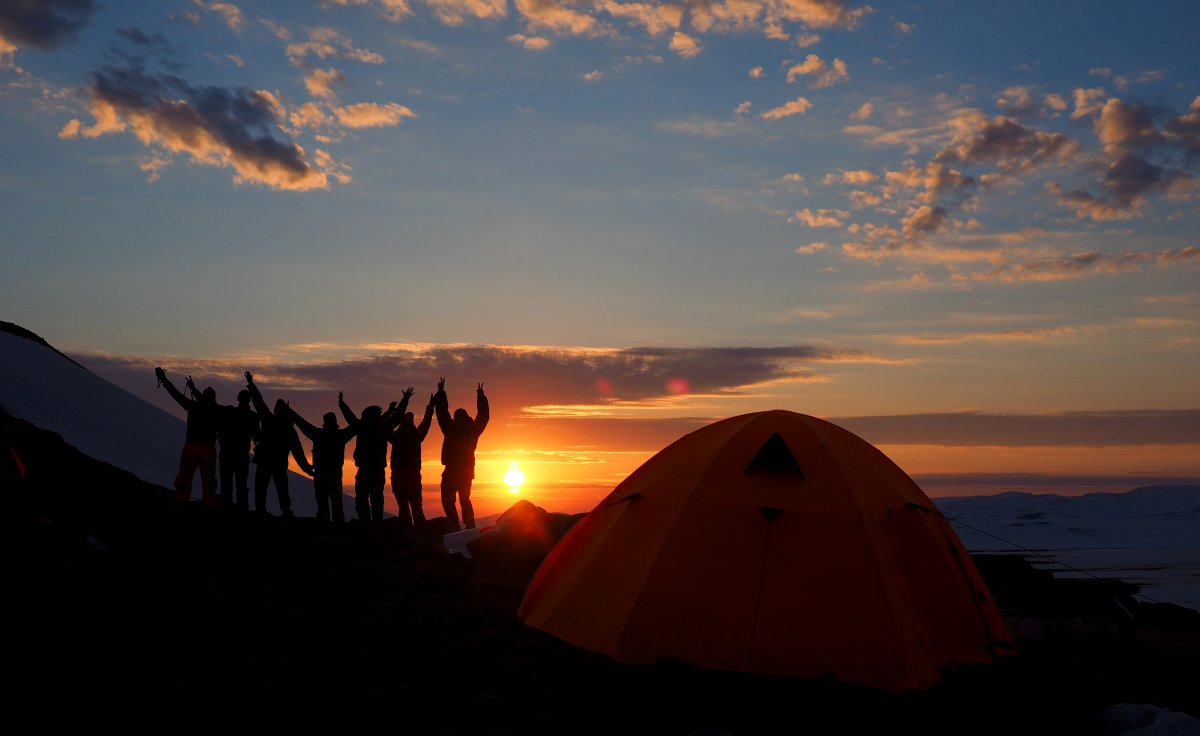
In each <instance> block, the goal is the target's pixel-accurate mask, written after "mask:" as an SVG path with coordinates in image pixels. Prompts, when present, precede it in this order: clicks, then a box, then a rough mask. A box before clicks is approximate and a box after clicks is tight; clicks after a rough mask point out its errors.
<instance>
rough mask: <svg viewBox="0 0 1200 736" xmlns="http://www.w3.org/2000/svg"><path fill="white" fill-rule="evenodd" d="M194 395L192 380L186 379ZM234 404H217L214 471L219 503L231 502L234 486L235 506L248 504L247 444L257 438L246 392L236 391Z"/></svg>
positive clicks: (228, 503)
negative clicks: (215, 467)
mask: <svg viewBox="0 0 1200 736" xmlns="http://www.w3.org/2000/svg"><path fill="white" fill-rule="evenodd" d="M188 388H190V389H191V390H192V398H193V399H197V398H199V395H198V394H197V393H196V386H195V384H191V383H189V385H188ZM237 399H238V403H237V406H229V405H228V404H217V446H218V449H217V475H218V477H219V478H220V481H221V505H222V506H232V505H233V503H234V489H235V488H236V490H237V506H238V508H239V509H241V510H242V511H246V510H248V509H249V508H250V485H249V481H250V448H251V447H252V446H253V444H254V441H255V440H257V439H258V415H257V414H255V413H254V410H253V409H251V408H250V392H249V391H247V390H246V389H242V390H241V391H238V396H237Z"/></svg>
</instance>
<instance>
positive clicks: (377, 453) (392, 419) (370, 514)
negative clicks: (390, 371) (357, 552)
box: [338, 386, 413, 521]
mask: <svg viewBox="0 0 1200 736" xmlns="http://www.w3.org/2000/svg"><path fill="white" fill-rule="evenodd" d="M412 395H413V388H412V387H411V386H410V387H409V388H408V389H406V390H405V391H404V399H403V400H402V401H401V402H400V404H399V406H397V404H396V402H395V401H393V402H392V403H391V404H389V405H388V408H387V411H384V410H383V408H382V407H380V406H378V405H376V404H373V405H371V406H368V407H367V408H365V409H363V412H362V416H361V417H360V416H358V415H357V414H355V413H354V410H352V409H351V408H350V407H349V406H348V405H347V404H346V401H345V400H344V399H343V398H342V394H341V392H338V408H339V409H341V410H342V416H343V417H345V418H346V423H347V424H349V425H350V426H351V427H354V429H355V431H356V433H357V439H355V441H354V465H355V467H356V468H357V470H356V471H355V473H354V513H355V515H357V516H358V518H359V519H362V520H363V521H371V520H374V521H379V520H380V519H382V518H383V488H384V485H386V483H387V444H388V441H387V436H388V433H390V432H391V431H392V429H394V428H395V426H396V425H397V424H398V423H399V421H400V419H399V416H400V415H402V414H403V413H404V410H405V409H407V408H408V400H409V398H410V397H411V396H412Z"/></svg>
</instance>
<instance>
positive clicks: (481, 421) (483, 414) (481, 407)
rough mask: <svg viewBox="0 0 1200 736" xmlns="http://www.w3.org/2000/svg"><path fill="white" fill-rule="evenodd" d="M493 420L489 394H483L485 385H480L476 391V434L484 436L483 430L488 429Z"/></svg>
mask: <svg viewBox="0 0 1200 736" xmlns="http://www.w3.org/2000/svg"><path fill="white" fill-rule="evenodd" d="M491 418H492V410H491V407H489V406H488V397H487V394H485V393H484V392H483V384H482V383H481V384H479V388H477V389H475V434H476V435H477V436H478V435H481V434H483V430H484V428H485V427H487V424H488V420H490V419H491Z"/></svg>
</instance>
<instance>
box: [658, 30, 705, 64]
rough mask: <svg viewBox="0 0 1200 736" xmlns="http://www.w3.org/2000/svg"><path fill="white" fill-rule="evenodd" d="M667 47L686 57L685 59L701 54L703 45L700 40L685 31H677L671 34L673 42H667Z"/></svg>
mask: <svg viewBox="0 0 1200 736" xmlns="http://www.w3.org/2000/svg"><path fill="white" fill-rule="evenodd" d="M667 48H669V49H671V50H672V51H674V52H675V53H677V54H679V55H680V56H682V57H684V58H685V59H688V58H691V57H693V56H699V54H700V52H701V50H703V47H702V46H701V45H700V42H699V41H697V40H696V39H694V38H692V37H691V36H689V35H687V34H686V33H684V32H683V31H675V34H674V35H673V36H671V42H670V43H668V44H667Z"/></svg>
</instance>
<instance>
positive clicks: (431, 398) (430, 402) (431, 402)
mask: <svg viewBox="0 0 1200 736" xmlns="http://www.w3.org/2000/svg"><path fill="white" fill-rule="evenodd" d="M433 397H434V394H429V405H430V406H433Z"/></svg>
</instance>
